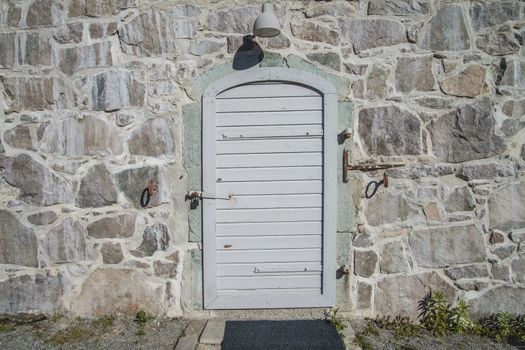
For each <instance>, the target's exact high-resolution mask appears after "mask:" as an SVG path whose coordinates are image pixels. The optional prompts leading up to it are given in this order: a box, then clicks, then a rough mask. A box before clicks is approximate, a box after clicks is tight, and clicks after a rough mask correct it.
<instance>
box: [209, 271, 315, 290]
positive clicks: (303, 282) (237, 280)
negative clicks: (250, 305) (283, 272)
mask: <svg viewBox="0 0 525 350" xmlns="http://www.w3.org/2000/svg"><path fill="white" fill-rule="evenodd" d="M320 287H321V275H320V274H317V275H306V276H303V275H287V276H255V277H217V288H218V289H242V290H246V289H259V288H264V289H279V288H298V289H299V288H320Z"/></svg>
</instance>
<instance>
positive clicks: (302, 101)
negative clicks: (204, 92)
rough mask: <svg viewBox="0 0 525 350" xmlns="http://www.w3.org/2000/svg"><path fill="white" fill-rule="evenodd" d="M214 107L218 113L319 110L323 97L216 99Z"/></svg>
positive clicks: (321, 106)
mask: <svg viewBox="0 0 525 350" xmlns="http://www.w3.org/2000/svg"><path fill="white" fill-rule="evenodd" d="M215 108H216V111H217V112H219V113H221V112H251V111H261V112H262V111H304V110H320V109H322V108H323V99H322V97H321V96H308V97H262V98H259V97H256V98H230V99H224V100H217V101H216V102H215Z"/></svg>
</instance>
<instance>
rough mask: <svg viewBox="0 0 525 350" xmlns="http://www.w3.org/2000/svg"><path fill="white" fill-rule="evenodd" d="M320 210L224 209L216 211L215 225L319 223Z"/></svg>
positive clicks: (321, 213) (320, 217) (321, 214)
mask: <svg viewBox="0 0 525 350" xmlns="http://www.w3.org/2000/svg"><path fill="white" fill-rule="evenodd" d="M322 216H323V212H322V209H321V208H279V209H274V208H271V209H225V210H217V215H216V218H217V223H221V224H222V223H230V222H239V223H240V222H289V221H320V220H322Z"/></svg>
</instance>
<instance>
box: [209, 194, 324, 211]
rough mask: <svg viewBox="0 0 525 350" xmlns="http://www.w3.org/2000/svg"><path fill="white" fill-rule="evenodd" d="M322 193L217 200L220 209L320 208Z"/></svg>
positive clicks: (237, 197) (236, 197)
mask: <svg viewBox="0 0 525 350" xmlns="http://www.w3.org/2000/svg"><path fill="white" fill-rule="evenodd" d="M322 205H323V196H322V195H321V194H294V195H291V194H288V195H284V194H278V195H260V196H233V197H232V198H231V199H230V200H226V201H217V210H220V209H272V208H273V209H276V208H315V207H317V208H320V207H321V206H322Z"/></svg>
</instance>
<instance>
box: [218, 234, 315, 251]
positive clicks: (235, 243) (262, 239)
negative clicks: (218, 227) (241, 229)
mask: <svg viewBox="0 0 525 350" xmlns="http://www.w3.org/2000/svg"><path fill="white" fill-rule="evenodd" d="M322 244H323V237H322V235H305V236H295V235H294V236H283V235H278V236H259V237H251V236H248V237H238V236H230V237H218V238H217V249H227V250H243V249H251V250H253V249H285V248H290V249H293V248H321V247H322Z"/></svg>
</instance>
